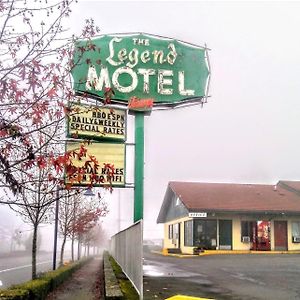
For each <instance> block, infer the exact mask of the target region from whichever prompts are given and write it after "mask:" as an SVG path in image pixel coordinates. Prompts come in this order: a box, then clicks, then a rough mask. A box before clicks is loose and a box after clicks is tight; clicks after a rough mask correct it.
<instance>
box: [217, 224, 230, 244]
mask: <svg viewBox="0 0 300 300" xmlns="http://www.w3.org/2000/svg"><path fill="white" fill-rule="evenodd" d="M219 249H220V250H232V221H231V220H219Z"/></svg>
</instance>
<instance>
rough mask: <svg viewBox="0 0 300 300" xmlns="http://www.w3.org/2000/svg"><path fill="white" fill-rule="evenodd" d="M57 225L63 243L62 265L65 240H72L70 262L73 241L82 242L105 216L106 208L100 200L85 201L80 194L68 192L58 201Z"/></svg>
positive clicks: (61, 262)
mask: <svg viewBox="0 0 300 300" xmlns="http://www.w3.org/2000/svg"><path fill="white" fill-rule="evenodd" d="M59 211H60V214H59V225H60V233H61V235H62V237H63V242H62V246H61V252H60V264H63V258H64V250H65V244H66V241H67V238H71V240H72V260H74V240H75V237H77V239H78V242H79V243H80V242H82V241H83V236H84V234H86V233H87V232H89V231H90V229H91V228H93V227H94V226H95V225H96V223H97V221H98V220H99V218H101V217H105V216H106V214H107V206H106V203H105V202H104V201H103V199H102V198H93V199H86V198H85V197H84V196H83V195H82V193H73V194H71V193H70V192H69V193H68V194H67V196H66V197H65V198H63V199H61V201H60V206H59Z"/></svg>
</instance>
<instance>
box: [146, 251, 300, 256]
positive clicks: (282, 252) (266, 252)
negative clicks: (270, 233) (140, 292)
mask: <svg viewBox="0 0 300 300" xmlns="http://www.w3.org/2000/svg"><path fill="white" fill-rule="evenodd" d="M151 253H154V254H158V255H163V256H171V257H178V258H188V257H199V256H209V255H237V254H255V255H274V254H300V251H253V250H204V252H201V253H199V254H198V255H194V254H174V253H166V252H161V251H151Z"/></svg>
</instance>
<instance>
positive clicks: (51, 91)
mask: <svg viewBox="0 0 300 300" xmlns="http://www.w3.org/2000/svg"><path fill="white" fill-rule="evenodd" d="M47 95H48V97H50V99H52V98H53V97H55V96H57V93H56V89H55V88H52V89H50V90H49V91H48V93H47Z"/></svg>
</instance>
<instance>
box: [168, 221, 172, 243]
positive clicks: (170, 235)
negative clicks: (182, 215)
mask: <svg viewBox="0 0 300 300" xmlns="http://www.w3.org/2000/svg"><path fill="white" fill-rule="evenodd" d="M168 236H169V240H171V239H173V224H172V225H169V234H168Z"/></svg>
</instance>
